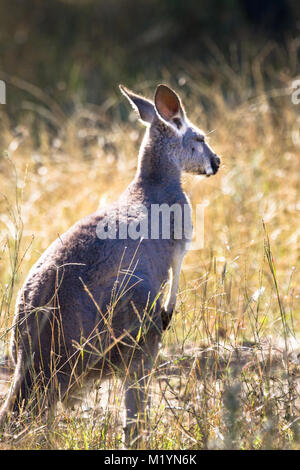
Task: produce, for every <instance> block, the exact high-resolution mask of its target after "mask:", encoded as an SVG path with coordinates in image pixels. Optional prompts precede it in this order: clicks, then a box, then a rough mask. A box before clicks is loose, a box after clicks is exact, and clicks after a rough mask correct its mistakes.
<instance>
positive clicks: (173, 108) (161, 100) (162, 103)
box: [154, 85, 184, 121]
mask: <svg viewBox="0 0 300 470" xmlns="http://www.w3.org/2000/svg"><path fill="white" fill-rule="evenodd" d="M154 103H155V107H156V110H157V112H158V114H159V115H160V116H161V117H162V118H163V119H164V120H165V121H172V120H173V119H174V118H177V117H179V118H180V117H183V116H184V111H183V108H182V105H181V102H180V99H179V97H178V96H177V95H176V93H175V91H173V90H171V88H169V87H167V86H166V85H158V87H157V89H156V92H155V97H154Z"/></svg>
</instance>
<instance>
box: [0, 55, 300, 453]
mask: <svg viewBox="0 0 300 470" xmlns="http://www.w3.org/2000/svg"><path fill="white" fill-rule="evenodd" d="M294 49H295V47H294V48H293V47H292V46H291V48H290V49H289V52H288V54H287V55H288V56H287V57H286V58H285V59H284V61H285V62H284V67H282V68H281V69H280V70H282V72H281V73H278V74H275V72H274V71H272V70H269V69H265V68H264V54H263V53H261V54H260V55H259V56H257V57H255V58H254V59H253V60H252V61H250V60H249V62H247V61H245V63H244V66H243V67H241V68H240V69H236V68H235V67H234V66H233V65H232V64H228V63H225V62H224V61H223V59H222V58H220V57H218V55H217V54H216V58H215V60H216V62H217V63H215V64H214V65H213V66H212V67H211V70H209V71H205V72H206V74H208V73H209V72H210V77H213V78H211V79H210V81H208V80H207V78H206V75H205V73H204V71H203V69H202V67H201V66H200V65H193V66H191V65H188V64H184V68H185V73H184V75H182V76H180V77H179V84H181V85H182V86H180V85H179V84H178V83H177V82H175V81H174V79H173V80H170V77H169V76H168V74H167V73H165V77H164V81H167V82H169V83H170V84H171V85H173V86H174V88H176V89H177V90H178V92H179V93H180V95H181V97H182V100H183V103H184V104H185V107H186V109H187V113H188V116H189V118H190V119H191V121H192V122H194V123H195V124H197V125H199V127H201V128H203V129H205V131H207V132H210V131H213V132H211V135H210V143H211V145H212V146H213V148H214V149H215V151H216V152H217V153H218V154H220V155H221V156H222V167H221V168H220V171H219V173H218V174H217V175H216V176H214V177H212V178H209V179H204V178H201V177H192V176H189V175H185V176H184V178H183V185H184V188H185V190H186V191H187V194H188V195H189V197H190V198H191V202H192V205H193V206H194V207H195V205H196V204H200V203H202V204H203V203H204V204H205V241H204V248H203V249H202V250H199V251H193V252H191V253H189V254H188V255H187V257H186V259H185V263H184V266H183V273H182V278H181V289H180V294H179V297H178V302H177V310H176V315H175V317H174V318H173V320H172V327H171V328H170V330H169V331H168V332H167V333H166V334H165V335H164V340H163V346H162V352H161V355H160V359H159V361H158V363H157V366H156V369H155V374H154V375H155V378H154V380H153V395H154V397H153V407H152V412H151V420H150V423H149V427H150V429H151V432H150V440H149V441H145V447H146V448H161V449H179V448H193V449H201V448H240V449H245V448H248V449H249V448H250V449H260V448H299V431H298V415H297V413H298V409H299V403H298V400H297V393H298V392H297V387H298V376H299V371H298V369H297V361H298V358H297V353H293V354H292V353H291V354H290V355H289V356H288V352H287V347H288V346H289V347H290V344H291V343H292V342H294V343H295V342H296V343H297V338H298V335H299V332H300V311H299V310H300V300H299V299H300V297H299V296H300V292H299V285H300V273H299V253H300V250H299V235H300V229H299V211H300V200H299V146H297V145H299V144H297V139H295V135H296V134H297V115H298V114H297V113H299V106H298V107H297V106H296V105H293V104H292V102H291V89H290V85H291V82H292V80H293V79H294V78H295V76H294V74H295V50H294ZM265 53H266V55H267V53H268V51H267V50H266V51H265ZM218 62H219V63H218ZM265 77H267V78H265ZM250 83H251V85H250ZM183 84H184V85H183ZM154 87H155V84H154V83H147V86H146V87H145V88H144V89H143V90H137V91H143V92H144V93H146V94H147V95H148V96H151V95H152V93H153V90H154ZM224 87H225V89H226V93H225V92H224ZM119 100H121V97H120V98H118V99H117V100H116V98H115V97H114V99H113V100H112V101H111V103H112V104H111V105H110V108H109V109H108V110H107V109H106V108H107V107H108V106H106V108H105V106H102V107H99V108H97V107H95V106H93V107H92V106H88V105H86V106H85V107H84V108H80V109H77V111H76V112H75V113H74V115H72V116H69V117H67V118H66V119H65V120H62V117H61V116H56V115H55V109H48V111H49V113H50V115H51V116H52V115H53V116H54V117H57V119H59V120H61V121H59V126H60V131H59V135H58V136H56V137H55V138H53V136H52V134H51V132H50V131H49V130H48V129H47V126H46V118H45V117H41V123H42V124H41V125H40V127H39V142H40V144H39V145H38V146H37V145H36V143H34V140H33V138H32V136H31V121H32V119H33V115H35V113H37V112H39V110H37V109H35V108H34V109H33V110H32V111H29V112H28V113H27V114H26V115H25V116H24V118H23V119H22V120H21V121H22V122H20V124H19V126H18V128H17V129H11V127H10V125H9V124H10V123H9V120H8V118H7V117H6V116H5V110H3V111H2V114H1V115H0V126H1V157H0V188H1V193H2V196H1V198H0V226H1V232H0V233H1V235H0V283H1V291H0V295H1V301H0V302H1V303H0V305H1V320H0V321H1V323H0V326H1V330H2V332H3V333H4V332H5V331H6V329H7V328H8V326H9V325H10V323H11V320H12V315H13V307H14V300H15V295H16V293H17V289H18V288H19V287H20V286H21V284H22V282H23V281H24V279H25V277H26V275H27V273H28V271H29V269H30V267H31V266H32V265H33V263H34V262H35V261H36V259H37V258H38V257H39V255H40V254H41V253H42V252H43V251H44V250H45V249H46V248H47V247H48V245H49V244H50V242H52V241H53V240H54V239H55V238H56V237H57V235H58V234H59V233H63V232H64V231H65V230H67V229H68V228H69V227H70V226H71V225H72V224H73V223H74V222H75V221H76V220H78V219H79V218H80V217H83V216H84V215H86V214H88V213H90V212H93V211H95V210H96V209H97V207H98V206H99V204H100V205H103V204H106V203H109V202H111V201H113V200H115V199H116V198H117V197H118V195H119V194H120V193H121V191H122V190H123V189H124V188H125V187H126V186H127V184H128V183H129V182H130V180H131V179H132V177H133V176H134V173H135V169H136V161H137V152H138V147H139V145H140V142H141V138H142V134H143V128H142V127H141V126H140V125H139V124H138V123H137V122H134V118H133V114H130V116H129V117H130V119H129V120H128V121H127V122H123V121H122V120H121V118H120V113H119ZM108 104H109V103H108ZM205 104H206V106H207V108H208V111H207V110H206V108H205ZM131 118H132V119H131ZM263 221H264V224H265V228H264V225H263ZM21 235H22V237H21ZM19 244H20V246H19ZM274 267H275V268H276V270H275V269H274ZM8 337H9V335H3V336H2V337H1V340H2V342H3V343H2V344H3V345H4V343H5V341H6V340H7V339H8ZM268 341H270V342H271V345H270V344H269V343H268ZM266 344H267V345H268V346H266ZM296 347H297V346H296ZM2 349H3V350H4V349H5V346H3V348H2ZM204 359H205V360H204ZM207 361H208V362H207ZM209 361H211V362H209ZM272 361H273V362H274V364H273V365H274V367H273V366H272ZM164 363H166V365H164ZM206 363H208V364H210V366H209V367H208V368H207V367H205V364H206ZM110 386H111V387H112V391H111V394H110V401H108V402H107V401H105V400H103V398H102V400H99V399H98V395H97V399H95V401H94V402H93V401H91V402H90V405H89V406H90V407H91V410H90V411H88V410H87V411H85V412H84V413H82V412H79V411H77V412H73V413H71V412H63V411H62V412H61V414H59V415H58V417H57V418H56V420H57V423H59V424H58V425H57V426H56V427H55V428H54V427H53V428H50V429H49V428H45V427H43V426H42V425H41V424H38V423H37V424H36V427H35V428H32V427H30V429H31V431H30V432H29V433H25V434H24V435H23V434H22V432H23V431H22V432H21V431H20V432H21V435H20V436H19V439H18V440H17V442H16V443H13V442H14V441H13V440H12V435H13V433H14V432H15V433H18V431H16V430H13V428H12V429H11V430H8V431H6V434H5V435H4V436H2V444H1V446H2V447H3V448H8V447H17V448H75V449H76V448H118V447H119V446H120V445H121V443H120V436H121V426H120V410H121V409H122V406H121V405H122V404H121V403H120V402H119V400H118V398H117V397H118V396H120V395H119V393H118V392H117V390H118V388H117V387H118V386H117V385H116V384H113V385H110ZM91 403H92V405H91ZM99 403H100V404H101V405H102V406H103V408H101V406H100V404H99ZM105 403H106V404H105ZM87 416H88V418H87ZM54 429H55V431H54ZM37 442H38V443H37Z"/></svg>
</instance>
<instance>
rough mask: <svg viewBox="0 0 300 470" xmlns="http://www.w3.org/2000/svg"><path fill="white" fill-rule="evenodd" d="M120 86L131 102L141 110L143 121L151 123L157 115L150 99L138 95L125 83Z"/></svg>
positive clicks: (136, 108)
mask: <svg viewBox="0 0 300 470" xmlns="http://www.w3.org/2000/svg"><path fill="white" fill-rule="evenodd" d="M119 87H120V90H121V92H122V93H123V95H124V96H126V98H127V99H128V100H129V102H130V104H131V105H132V106H133V107H134V109H135V110H137V111H138V112H139V115H140V118H141V119H142V121H144V122H147V123H151V122H152V121H153V118H154V116H155V109H154V104H153V103H152V102H151V101H150V100H147V99H146V98H143V97H142V96H139V95H136V94H135V93H133V92H132V91H131V90H128V88H126V87H125V86H123V85H119Z"/></svg>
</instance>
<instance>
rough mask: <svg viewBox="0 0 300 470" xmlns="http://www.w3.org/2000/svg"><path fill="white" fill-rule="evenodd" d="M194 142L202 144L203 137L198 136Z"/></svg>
mask: <svg viewBox="0 0 300 470" xmlns="http://www.w3.org/2000/svg"><path fill="white" fill-rule="evenodd" d="M196 142H204V135H199V136H197V137H196Z"/></svg>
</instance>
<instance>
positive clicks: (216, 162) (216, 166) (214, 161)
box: [211, 154, 221, 175]
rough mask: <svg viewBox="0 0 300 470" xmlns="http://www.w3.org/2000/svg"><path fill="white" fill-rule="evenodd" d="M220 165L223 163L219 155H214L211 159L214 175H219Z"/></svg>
mask: <svg viewBox="0 0 300 470" xmlns="http://www.w3.org/2000/svg"><path fill="white" fill-rule="evenodd" d="M220 163H221V159H220V158H219V157H218V155H216V154H214V155H213V157H212V159H211V167H212V169H213V174H214V175H215V174H216V173H217V171H218V169H219V166H220Z"/></svg>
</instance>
